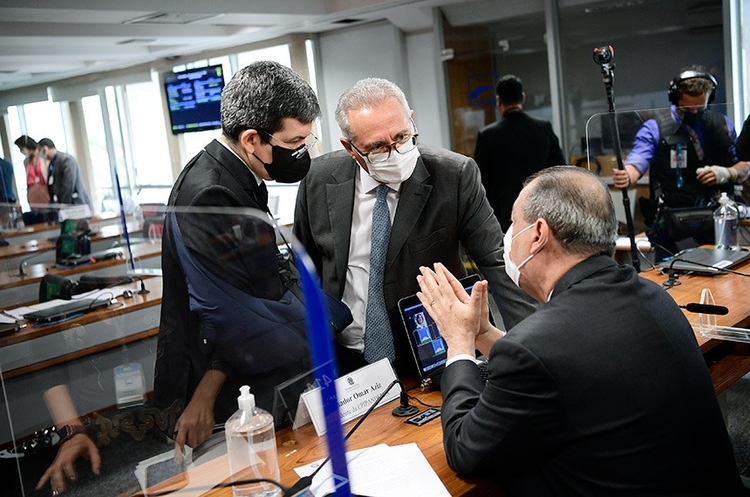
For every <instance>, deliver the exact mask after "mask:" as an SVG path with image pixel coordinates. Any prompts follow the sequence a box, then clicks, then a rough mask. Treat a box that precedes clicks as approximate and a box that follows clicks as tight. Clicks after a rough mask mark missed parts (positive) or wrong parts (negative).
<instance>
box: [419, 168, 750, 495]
mask: <svg viewBox="0 0 750 497" xmlns="http://www.w3.org/2000/svg"><path fill="white" fill-rule="evenodd" d="M511 217H512V220H513V223H512V225H511V227H510V229H509V230H508V231H507V232H506V235H505V260H506V266H505V268H506V270H507V271H508V274H509V275H510V277H511V278H512V279H513V281H515V282H516V284H518V285H520V286H521V287H522V288H524V289H525V290H526V291H527V292H528V293H529V294H530V295H531V296H533V297H534V298H535V299H537V300H538V301H539V302H543V303H544V306H543V307H542V308H541V309H540V310H539V311H537V312H536V313H535V314H533V315H531V316H529V317H528V318H526V319H525V320H524V321H522V322H521V323H520V324H519V325H518V326H516V327H515V328H513V329H511V330H509V331H508V332H507V334H505V333H504V332H503V331H501V330H500V329H498V328H495V327H493V326H492V325H491V324H490V322H489V320H488V316H487V314H488V313H487V298H488V297H487V283H486V282H479V283H477V284H476V285H475V286H474V287H473V289H472V293H471V296H469V295H468V294H467V293H466V292H465V291H464V290H463V288H462V287H461V284H460V283H458V281H457V280H456V279H455V278H454V277H453V276H452V275H451V274H450V272H449V271H447V270H446V268H445V267H444V266H442V265H441V264H436V265H435V269H434V271H433V270H431V269H429V268H426V267H425V268H422V270H421V275H420V276H419V277H418V281H419V287H420V292H419V293H418V294H417V295H418V296H419V299H420V301H421V302H422V303H423V304H424V305H425V308H426V309H427V312H429V314H430V315H431V316H432V318H433V319H434V320H435V323H436V324H437V326H438V327H439V329H440V331H441V332H442V334H443V338H444V339H445V341H446V342H447V343H448V362H447V366H446V369H445V371H444V373H443V378H442V383H441V386H442V396H443V405H442V415H441V419H442V423H443V444H444V448H445V454H446V457H447V459H448V463H449V465H450V466H451V468H453V470H454V471H456V472H457V473H458V474H459V475H460V476H462V477H466V478H492V479H495V480H496V481H499V482H501V484H502V485H503V486H504V488H505V490H506V492H507V493H506V495H507V496H508V497H515V496H524V497H526V496H531V495H533V496H534V497H544V496H552V495H556V496H560V495H571V496H572V495H590V496H609V495H619V496H633V497H636V496H637V497H640V496H644V495H672V496H705V497H710V496H716V495H722V496H735V495H744V490H743V487H742V483H741V481H740V477H739V473H738V471H737V466H736V464H735V460H734V454H733V450H732V445H731V443H730V440H729V436H728V434H727V429H726V426H725V424H724V419H723V417H722V413H721V410H720V409H719V404H718V402H717V399H716V394H715V393H714V387H713V383H712V381H711V376H710V375H709V371H708V368H707V367H706V361H705V360H704V358H703V355H702V353H701V350H700V348H699V347H698V343H697V341H696V338H695V334H694V332H693V328H692V327H691V326H690V323H688V321H687V319H686V318H685V316H684V314H683V313H682V311H681V309H680V308H679V307H678V306H677V304H676V303H675V301H674V300H673V299H672V298H671V297H670V296H669V295H668V294H667V293H666V292H665V291H664V290H663V289H662V288H661V287H660V286H659V285H656V284H655V283H652V282H650V281H648V280H645V279H643V278H640V277H639V276H638V274H637V273H636V272H635V270H634V269H633V268H632V267H630V266H619V265H618V264H617V263H616V262H615V261H614V260H613V259H612V255H613V253H614V249H615V240H616V237H617V227H618V226H617V219H616V217H615V210H614V205H613V203H612V199H611V196H610V193H609V189H608V187H607V186H606V185H605V184H604V183H603V182H602V181H601V180H600V179H599V178H598V177H597V176H595V175H594V174H593V173H591V172H589V171H587V170H585V169H583V168H580V167H573V166H563V167H553V168H549V169H544V170H542V171H540V172H539V173H537V174H536V175H534V176H532V177H531V178H529V180H528V182H527V184H526V186H525V187H524V189H523V190H522V191H521V193H520V194H519V196H518V199H517V200H516V202H515V204H514V206H513V214H512V216H511ZM475 349H479V350H480V351H482V352H483V353H484V354H485V355H487V357H489V363H488V372H489V376H488V379H487V383H486V385H485V384H484V383H483V381H482V377H481V375H480V370H479V368H478V366H477V364H476V363H475V362H474V360H472V359H473V357H474V351H475Z"/></svg>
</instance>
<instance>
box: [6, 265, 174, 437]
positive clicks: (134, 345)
mask: <svg viewBox="0 0 750 497" xmlns="http://www.w3.org/2000/svg"><path fill="white" fill-rule="evenodd" d="M144 282H145V285H146V288H147V289H148V290H149V292H150V293H147V294H137V293H136V294H134V296H133V297H131V298H125V297H122V296H120V295H121V294H122V292H123V290H124V289H126V288H127V289H130V290H138V288H139V287H140V284H139V283H138V282H135V283H129V284H127V285H120V286H117V287H114V288H112V289H111V291H112V296H114V297H117V304H116V305H113V306H110V307H106V308H100V309H97V310H96V311H93V312H90V313H87V314H84V315H82V316H79V317H77V318H74V319H69V320H65V321H62V322H59V323H54V324H49V325H46V326H31V325H29V326H27V327H26V328H23V329H22V330H20V331H17V332H13V333H6V334H3V335H2V336H0V372H2V381H3V385H4V392H3V393H4V396H3V398H2V402H1V403H2V405H0V410H2V412H8V413H9V414H8V418H9V420H10V421H9V423H11V424H12V426H13V433H14V434H15V438H18V437H23V436H27V435H29V434H30V433H31V432H33V431H34V430H38V429H41V428H44V427H47V426H49V425H50V419H49V414H48V413H47V412H46V410H45V409H44V408H42V406H43V404H41V397H40V393H41V392H40V390H39V385H40V383H41V384H44V383H45V381H44V380H45V378H46V379H49V378H55V379H57V378H69V386H70V391H71V393H72V395H73V397H74V401H75V404H76V406H77V408H78V410H79V412H81V413H91V412H95V411H98V410H100V409H104V408H109V407H111V406H112V405H113V404H115V402H116V397H117V396H116V393H115V389H116V386H115V382H114V375H113V370H114V368H116V367H117V366H119V365H121V364H127V363H131V362H134V363H138V364H141V365H142V367H143V372H144V380H145V388H146V392H149V391H152V390H153V371H154V361H155V360H156V335H157V333H158V327H159V318H160V311H161V297H162V279H161V278H147V279H145V280H144ZM53 384H54V383H53ZM6 402H7V405H6ZM13 438H14V436H12V435H11V433H10V431H9V426H7V425H6V424H3V423H0V444H4V443H7V442H9V441H10V440H12V439H13Z"/></svg>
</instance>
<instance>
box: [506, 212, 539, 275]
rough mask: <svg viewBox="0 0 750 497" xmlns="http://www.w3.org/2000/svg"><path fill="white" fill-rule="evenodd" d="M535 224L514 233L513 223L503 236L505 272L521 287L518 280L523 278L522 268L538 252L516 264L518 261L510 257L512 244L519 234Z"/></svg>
mask: <svg viewBox="0 0 750 497" xmlns="http://www.w3.org/2000/svg"><path fill="white" fill-rule="evenodd" d="M533 226H534V225H533V224H530V225H528V226H526V227H525V228H524V229H522V230H521V231H519V232H518V233H516V234H515V235H513V225H512V224H511V225H510V228H508V231H506V232H505V236H504V237H503V249H504V250H503V260H504V261H505V272H506V273H507V274H508V276H509V277H510V279H511V280H512V281H513V283H515V284H516V286H517V287H519V288H520V287H521V285H519V284H518V281H519V280H520V279H521V268H522V267H523V266H524V264H526V263H527V262H529V261H530V260H531V258H532V257H534V256H535V255H536V254H530V255H529V256H528V257H527V258H526V259H524V260H523V262H522V263H521V264H519V265H518V266H516V263H515V262H513V259H511V258H510V246H511V245H512V244H513V240H515V239H516V237H517V236H518V235H520V234H521V233H523V232H524V231H528V230H530V229H531V228H532V227H533Z"/></svg>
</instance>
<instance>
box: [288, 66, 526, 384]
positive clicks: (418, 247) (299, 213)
mask: <svg viewBox="0 0 750 497" xmlns="http://www.w3.org/2000/svg"><path fill="white" fill-rule="evenodd" d="M412 118H413V113H412V111H411V110H410V108H409V105H408V103H407V101H406V97H405V96H404V94H403V92H402V91H401V89H400V88H398V86H396V85H395V84H393V83H392V82H390V81H387V80H384V79H379V78H368V79H364V80H361V81H359V82H358V83H356V84H355V85H354V86H352V87H351V88H350V89H349V90H347V91H346V92H345V93H344V94H343V95H342V96H341V98H340V99H339V102H338V105H337V108H336V120H337V122H338V124H339V127H340V128H341V131H342V133H343V135H344V136H343V137H342V138H341V143H342V145H343V146H344V150H340V151H336V152H332V153H329V154H326V155H324V156H322V157H319V158H316V159H315V160H314V161H313V165H312V168H311V171H310V174H309V175H308V176H307V177H306V178H305V179H304V180H303V181H302V182H301V184H300V188H299V192H298V196H297V206H296V211H295V220H294V233H295V235H296V237H297V239H298V240H300V241H301V242H302V244H303V245H304V247H305V249H306V250H307V252H308V253H309V254H310V257H311V258H312V260H313V262H314V263H315V266H316V268H317V270H318V272H319V274H320V277H321V280H322V285H323V288H324V289H325V290H326V291H327V292H328V293H330V294H331V295H333V296H335V297H340V298H342V300H343V301H344V302H345V303H346V304H347V305H348V306H349V307H350V309H351V310H352V315H353V316H354V322H353V323H352V324H351V325H350V326H349V327H348V328H347V329H346V330H344V331H343V332H342V333H340V334H339V335H338V344H339V345H340V347H339V362H340V366H341V369H342V371H350V370H352V369H355V368H357V367H360V366H362V365H364V364H366V363H368V362H373V361H375V360H377V359H380V358H382V357H386V356H387V357H389V358H390V359H391V360H392V362H394V363H395V365H396V370H397V372H399V373H411V374H414V373H415V372H416V369H415V368H416V365H415V364H414V360H413V358H412V356H411V352H410V350H409V348H408V344H407V341H406V340H407V337H406V333H405V331H404V330H403V324H402V322H401V319H400V318H399V314H398V306H397V303H398V300H399V299H401V298H402V297H406V296H408V295H411V294H414V293H415V292H416V291H417V284H416V280H415V277H416V275H417V274H418V273H419V267H420V266H422V265H426V264H431V263H433V262H435V261H441V262H442V263H444V264H445V265H446V267H448V268H449V269H450V271H452V272H453V273H454V274H456V275H457V276H464V275H466V269H465V267H464V262H463V260H462V253H461V248H462V247H463V249H465V250H466V252H467V253H468V254H469V256H470V257H471V258H472V259H473V261H474V262H475V263H476V265H477V266H478V268H479V271H480V272H481V273H482V274H483V275H484V277H485V278H487V280H489V281H490V286H491V290H492V292H493V294H494V297H495V300H496V302H497V305H498V307H499V310H500V313H501V315H502V319H503V321H504V325H505V327H507V328H510V327H512V326H514V325H516V324H517V323H518V322H520V321H521V320H522V319H523V318H524V317H525V316H527V315H528V314H530V313H531V312H533V310H534V307H533V306H532V304H531V301H530V298H529V297H528V295H526V294H525V293H524V292H522V291H521V290H519V289H518V288H516V287H515V286H514V285H513V284H512V283H511V281H510V280H509V279H508V277H507V275H506V274H505V272H504V271H503V262H502V236H503V235H502V230H501V228H500V225H499V224H498V222H497V219H496V218H495V217H494V215H493V214H492V210H491V208H490V206H489V204H488V202H487V198H486V197H485V195H484V190H483V188H482V185H481V183H480V181H479V170H478V168H477V167H476V164H475V163H474V161H473V160H472V159H470V158H468V157H465V156H463V155H459V154H456V153H453V152H450V151H448V150H443V149H439V148H435V147H429V146H423V145H419V147H417V135H418V133H417V128H416V124H415V122H414V120H413V119H412ZM382 185H385V186H382ZM377 191H382V192H383V193H384V194H385V202H386V203H387V216H386V217H388V218H389V222H390V225H389V228H390V237H389V238H388V239H387V240H386V241H385V243H386V244H387V247H384V251H383V252H384V253H383V257H384V259H385V260H384V267H383V268H382V270H383V271H384V274H383V273H380V276H379V278H381V282H380V288H378V289H373V288H371V287H370V283H372V282H373V280H374V278H371V275H372V264H373V262H372V261H371V255H374V254H375V253H376V251H375V250H374V247H375V244H374V243H373V242H374V241H376V240H379V238H378V235H377V233H376V232H375V231H373V228H374V226H375V225H376V223H375V222H374V218H373V216H374V214H375V211H376V210H377V204H378V201H379V200H378V198H377ZM386 250H387V255H386V253H385V252H386ZM383 303H384V306H383V307H380V305H381V304H383ZM372 305H376V306H378V309H377V310H374V308H373V307H372ZM378 313H379V314H378ZM368 314H370V316H372V315H373V314H376V315H378V316H380V317H381V318H378V319H375V320H373V321H370V320H368ZM373 323H374V324H373ZM383 324H385V326H389V328H385V329H384V328H379V327H380V326H381V325H383ZM376 327H378V328H377V329H378V330H381V329H382V330H383V331H382V335H380V336H383V337H385V340H386V341H388V340H390V343H388V344H386V345H387V346H386V348H385V350H386V351H385V352H383V351H382V349H379V350H381V351H380V352H377V353H375V352H373V354H372V355H369V351H368V350H367V348H368V347H367V346H366V345H367V342H368V340H371V339H372V338H373V337H374V335H372V334H371V335H370V336H369V337H368V336H367V334H368V329H371V330H372V329H376ZM373 350H375V349H373ZM368 356H369V357H368Z"/></svg>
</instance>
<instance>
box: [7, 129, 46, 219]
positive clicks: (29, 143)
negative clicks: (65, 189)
mask: <svg viewBox="0 0 750 497" xmlns="http://www.w3.org/2000/svg"><path fill="white" fill-rule="evenodd" d="M14 143H15V144H16V146H17V147H18V149H19V150H20V151H21V153H22V154H23V156H24V157H25V159H24V160H23V165H24V167H25V168H26V188H27V192H26V194H27V199H28V202H29V205H31V206H32V207H31V208H32V210H33V209H35V208H43V207H44V206H46V205H47V204H49V203H50V196H49V190H48V188H47V161H46V160H45V159H43V158H42V156H41V154H40V153H39V144H38V143H37V142H36V141H35V140H34V139H33V138H31V137H30V136H28V135H21V136H19V137H18V138H16V141H15V142H14Z"/></svg>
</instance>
